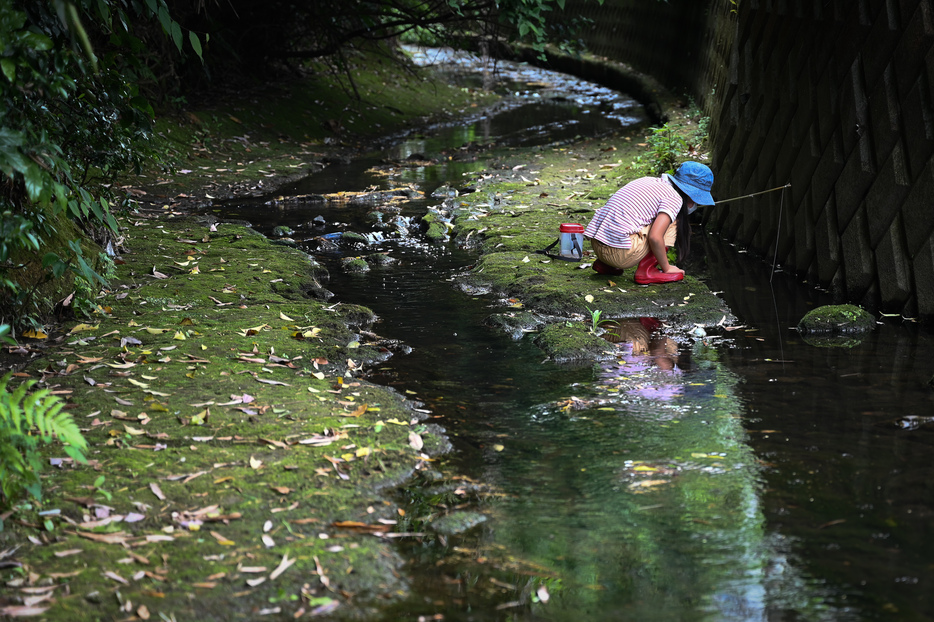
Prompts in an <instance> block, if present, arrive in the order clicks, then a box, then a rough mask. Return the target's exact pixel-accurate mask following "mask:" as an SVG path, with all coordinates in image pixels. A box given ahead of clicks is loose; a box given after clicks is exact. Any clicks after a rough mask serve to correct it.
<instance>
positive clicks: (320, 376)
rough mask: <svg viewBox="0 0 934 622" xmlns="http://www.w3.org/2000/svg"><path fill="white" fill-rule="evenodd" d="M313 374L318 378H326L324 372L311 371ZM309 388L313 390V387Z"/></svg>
mask: <svg viewBox="0 0 934 622" xmlns="http://www.w3.org/2000/svg"><path fill="white" fill-rule="evenodd" d="M311 375H312V376H314V377H315V378H317V379H318V380H324V372H321V371H314V372H311ZM308 390H309V391H311V390H312V388H311V387H308Z"/></svg>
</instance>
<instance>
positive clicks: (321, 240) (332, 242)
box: [311, 237, 339, 253]
mask: <svg viewBox="0 0 934 622" xmlns="http://www.w3.org/2000/svg"><path fill="white" fill-rule="evenodd" d="M311 245H312V247H313V248H314V249H315V250H317V251H319V252H322V253H333V252H336V251H337V250H338V248H339V246H338V244H337V240H336V239H332V238H326V237H317V238H315V239H314V240H312V241H311Z"/></svg>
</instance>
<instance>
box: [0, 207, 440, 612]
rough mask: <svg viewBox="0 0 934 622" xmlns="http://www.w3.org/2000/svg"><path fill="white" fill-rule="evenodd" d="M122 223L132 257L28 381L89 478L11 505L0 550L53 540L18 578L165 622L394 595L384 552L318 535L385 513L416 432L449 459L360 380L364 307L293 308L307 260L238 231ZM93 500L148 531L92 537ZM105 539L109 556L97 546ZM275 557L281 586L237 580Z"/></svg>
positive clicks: (387, 550) (6, 576)
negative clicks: (76, 430)
mask: <svg viewBox="0 0 934 622" xmlns="http://www.w3.org/2000/svg"><path fill="white" fill-rule="evenodd" d="M122 224H123V225H124V226H125V227H126V234H127V235H126V241H125V244H126V246H127V248H128V252H127V253H125V254H124V255H123V257H122V258H121V261H120V262H118V263H119V265H118V266H117V269H118V274H117V277H116V280H115V282H114V287H113V289H112V290H110V291H105V292H103V293H102V295H101V297H100V298H99V300H98V302H99V303H100V305H101V310H102V313H100V314H99V317H97V318H95V319H94V321H93V323H92V322H87V323H84V325H80V324H73V325H72V326H68V327H66V329H67V330H66V333H65V334H63V336H62V337H63V349H62V350H61V351H60V352H57V353H56V356H55V357H54V361H55V362H54V363H52V362H49V361H44V362H34V363H33V365H32V366H31V367H29V368H27V370H26V372H27V373H29V374H30V375H32V376H39V375H40V370H46V371H44V372H43V374H44V376H45V377H46V378H52V377H54V382H52V383H49V384H54V388H55V390H56V391H57V392H58V394H60V395H61V396H63V397H64V398H65V399H66V401H67V407H68V410H69V412H70V413H71V414H72V415H73V416H74V417H75V419H76V420H77V421H78V422H79V425H81V426H82V428H83V431H84V433H85V436H86V437H87V439H88V441H89V443H90V446H91V449H90V451H89V459H90V461H91V462H90V464H89V465H88V466H82V465H74V464H71V463H68V462H66V463H64V465H63V467H62V468H59V469H53V470H51V471H50V472H48V473H47V476H46V477H45V478H44V489H45V491H46V496H45V502H44V505H42V506H35V505H33V506H29V507H26V506H24V507H21V508H18V509H17V510H16V511H15V512H14V514H13V515H12V517H10V518H9V519H8V520H7V521H5V527H6V529H5V531H3V532H0V546H5V545H12V544H13V543H22V542H25V541H26V536H27V535H29V536H33V537H38V538H45V539H47V540H48V544H46V545H42V546H32V545H30V546H29V547H28V548H25V549H22V550H19V551H18V553H17V559H18V561H21V562H22V563H23V564H24V567H25V568H27V569H28V571H29V572H32V573H36V574H37V575H39V576H49V575H53V574H54V575H55V576H67V579H56V581H57V582H67V583H68V586H69V587H68V590H69V591H70V594H71V595H70V596H65V595H64V593H61V594H60V596H58V597H56V599H55V600H54V602H53V603H52V608H51V609H50V610H49V611H48V612H47V613H46V614H45V617H46V618H47V619H52V620H56V619H57V620H97V619H101V618H111V617H114V618H115V617H122V616H123V615H125V612H124V613H121V612H120V611H119V609H118V608H119V606H120V604H119V603H120V600H121V599H122V600H123V602H126V601H131V602H132V603H133V604H134V606H135V607H139V606H140V605H145V606H146V607H147V608H148V609H149V611H150V612H152V613H153V615H155V614H156V613H157V612H163V613H165V614H166V615H167V616H170V615H174V616H175V617H176V618H177V619H203V620H212V619H230V618H229V616H230V615H231V613H230V612H231V611H232V610H233V609H236V610H239V611H243V612H244V614H243V615H244V616H245V618H244V619H248V618H249V614H248V612H250V611H252V610H253V609H254V608H262V607H268V606H270V601H271V600H278V599H282V598H284V599H285V600H284V602H285V603H287V604H289V606H290V607H291V609H289V610H290V611H294V609H295V608H297V601H293V600H289V598H290V597H297V596H298V595H299V593H300V592H302V590H303V589H305V590H306V591H307V592H308V593H309V594H311V595H312V596H328V597H333V598H336V599H337V600H339V601H341V602H342V603H343V604H342V605H341V608H340V609H339V611H341V610H343V611H346V614H345V615H348V616H352V615H358V613H359V610H358V609H355V608H353V607H348V606H347V602H349V601H348V598H349V599H352V600H354V601H359V602H360V603H361V605H365V603H367V602H370V601H372V600H374V599H380V600H383V599H390V600H391V599H395V598H398V597H399V595H400V594H403V593H405V590H406V585H405V583H404V581H403V580H401V579H399V578H397V577H398V576H399V573H398V568H399V567H400V565H401V559H400V558H399V557H398V554H397V553H396V552H395V551H394V549H393V548H391V547H389V546H387V545H385V544H384V543H383V542H381V541H378V540H376V539H375V538H373V537H372V536H369V535H364V534H361V533H358V532H355V531H348V530H343V529H340V528H337V527H335V526H333V524H332V523H334V522H337V521H357V522H361V523H375V521H376V520H377V519H378V518H383V519H386V520H388V519H392V518H394V517H398V513H397V509H398V506H397V505H396V504H395V503H393V502H391V501H389V500H388V499H386V498H385V497H384V496H383V495H384V493H383V492H382V491H384V490H387V489H389V490H391V489H394V488H395V487H396V486H398V485H400V484H401V483H403V482H405V481H407V480H408V479H409V478H410V476H411V474H412V473H413V470H414V469H415V467H416V465H417V464H419V462H420V461H421V460H420V458H419V452H416V451H415V450H414V449H413V448H412V446H411V444H410V434H411V433H415V434H419V435H420V436H421V437H422V438H423V439H424V448H423V449H422V450H421V451H423V452H430V453H437V452H442V451H445V450H447V448H448V447H449V445H447V441H446V440H444V439H442V438H440V437H438V436H437V435H438V433H439V430H438V429H437V428H431V427H425V426H419V427H418V428H417V429H416V428H415V427H413V426H412V425H410V422H411V421H413V420H414V419H415V418H416V415H417V414H416V413H415V412H414V411H413V410H412V404H411V403H410V402H409V401H408V400H406V399H405V398H403V397H402V396H400V395H399V394H397V393H395V392H394V391H391V390H389V389H385V388H382V387H378V386H374V385H370V384H368V383H367V382H365V381H363V380H359V379H357V378H356V377H355V375H356V373H357V370H359V369H360V368H361V367H362V366H364V365H365V364H367V362H369V361H376V360H381V358H382V357H383V356H384V355H383V354H382V353H381V352H380V351H379V350H378V348H377V347H376V346H375V345H374V344H369V343H366V342H358V341H356V339H357V336H356V334H355V333H354V332H353V331H352V330H351V328H350V326H356V327H368V326H369V325H370V324H371V323H372V322H373V320H374V315H373V313H372V311H370V310H369V309H366V308H365V307H359V306H355V305H342V304H338V305H328V306H325V305H323V304H322V303H320V302H317V301H315V300H311V299H308V298H306V297H304V296H303V293H302V292H303V288H304V287H305V283H306V281H307V280H308V279H310V278H312V275H315V274H320V271H321V270H322V269H321V268H320V266H318V267H315V266H314V264H313V263H312V262H311V261H310V259H309V258H308V257H307V256H306V255H305V254H304V253H301V252H299V251H295V250H293V249H288V248H283V247H281V246H274V245H272V244H271V243H270V242H269V241H268V240H265V239H264V238H263V237H262V236H259V235H257V234H256V233H255V232H253V231H251V230H250V229H249V228H246V227H242V226H239V225H232V224H220V225H218V226H217V227H216V228H217V231H211V230H210V229H209V227H208V226H207V225H206V224H202V223H199V222H198V221H196V220H181V219H175V220H163V221H159V222H156V221H151V220H146V219H142V218H138V219H131V220H129V221H126V222H125V223H122ZM69 331H73V332H69ZM49 374H52V376H49ZM47 382H48V381H47ZM309 439H311V440H314V439H318V440H317V441H316V443H312V444H303V443H302V441H304V440H309ZM329 439H333V440H329ZM49 455H50V457H51V456H54V455H55V454H54V453H50V454H49ZM332 460H338V462H337V463H334V462H332ZM101 475H103V476H104V480H103V482H102V483H100V485H99V486H95V482H96V480H97V479H98V478H99V477H100V476H101ZM153 486H155V487H156V488H155V489H154V488H153ZM156 490H158V494H157V493H156V492H155V491H156ZM95 505H97V506H107V507H109V508H111V509H110V510H109V512H110V514H111V515H118V516H128V515H129V514H130V513H133V512H135V513H137V514H140V515H141V516H142V517H143V518H142V520H139V521H134V522H113V523H109V524H103V523H102V524H96V523H94V522H93V521H95V520H98V517H96V516H95V514H94V512H93V511H92V510H93V508H94V507H95ZM214 506H216V507H214ZM205 508H212V509H210V510H206V511H205V514H204V515H203V516H200V517H199V516H198V513H199V511H202V510H204V509H205ZM49 509H57V510H59V511H60V513H59V514H52V515H51V518H49V519H48V520H50V521H52V528H53V529H52V531H51V532H45V531H44V529H43V528H42V524H43V522H44V521H45V520H46V518H45V517H40V516H39V515H38V511H40V510H49ZM192 517H196V518H199V520H202V521H203V522H202V524H200V525H199V524H197V523H196V522H191V520H192ZM267 521H269V523H268V531H267V527H264V525H266V524H267ZM195 528H197V529H196V530H195ZM43 533H45V535H43ZM82 534H84V535H82ZM108 534H110V537H112V538H114V543H107V542H101V541H99V539H100V538H102V537H107V535H108ZM264 534H265V535H266V536H267V537H269V538H271V542H272V543H273V544H272V545H271V546H269V545H268V543H266V542H264V541H263V538H262V536H263V535H264ZM325 537H326V539H325ZM95 539H98V540H95ZM124 544H126V545H127V546H129V547H130V550H132V552H133V553H134V554H135V555H136V556H138V557H135V556H129V555H128V553H127V549H126V548H125V547H124V546H123V545H124ZM78 549H80V553H77V554H74V555H68V556H65V557H57V556H56V555H55V553H56V552H62V551H71V550H78ZM283 556H288V559H294V560H296V561H295V564H294V565H293V566H292V567H290V568H289V569H288V570H286V571H285V572H284V573H283V574H282V575H281V576H280V577H278V578H276V579H275V580H272V579H268V580H267V581H266V582H264V583H263V584H260V585H256V586H255V587H250V586H249V585H247V584H246V581H247V580H252V579H256V578H258V577H263V576H265V577H267V578H268V577H269V575H270V573H271V572H272V571H273V569H275V568H276V567H277V566H278V565H279V564H280V563H281V562H282V560H283ZM315 558H317V561H316V559H315ZM143 559H145V560H147V561H146V562H144V561H141V560H143ZM319 563H320V565H321V567H322V569H323V570H324V571H325V574H326V576H327V577H328V586H329V588H330V589H327V588H326V586H324V585H323V584H322V582H321V580H320V579H319V578H318V577H317V576H316V575H315V573H316V569H317V566H318V564H319ZM244 566H262V567H265V568H266V570H265V571H264V572H263V573H252V572H246V571H244V570H243V567H244ZM107 572H110V573H115V575H116V576H119V577H120V578H122V579H123V580H125V581H126V582H127V584H123V583H121V582H119V581H118V580H116V579H113V578H108V577H109V576H110V575H104V574H103V573H107ZM147 572H148V573H149V574H145V573H147ZM70 573H75V574H74V575H71V574H70ZM137 573H142V574H139V576H138V577H137V576H136V575H137ZM17 574H18V572H17V571H10V570H7V571H4V572H3V574H2V577H0V579H2V580H4V581H8V580H11V579H15V576H16V575H17ZM305 585H307V586H308V587H306V588H303V586H305ZM309 590H310V591H309ZM116 592H119V594H120V596H119V597H117V596H116ZM342 594H343V596H342ZM86 597H87V598H86ZM231 602H234V603H237V606H236V607H233V608H232V607H231ZM89 603H90V604H89ZM354 611H357V612H358V613H353V612H354ZM338 613H339V612H338Z"/></svg>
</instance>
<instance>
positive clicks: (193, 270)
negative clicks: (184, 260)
mask: <svg viewBox="0 0 934 622" xmlns="http://www.w3.org/2000/svg"><path fill="white" fill-rule="evenodd" d="M188 274H201V268H199V267H198V266H195V267H194V268H192V269H191V270H189V271H188Z"/></svg>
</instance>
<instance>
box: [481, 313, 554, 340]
mask: <svg viewBox="0 0 934 622" xmlns="http://www.w3.org/2000/svg"><path fill="white" fill-rule="evenodd" d="M545 323H546V320H545V319H544V318H542V317H541V316H540V315H538V314H537V313H533V312H531V311H518V312H510V313H495V314H493V315H491V316H490V317H488V318H487V319H486V320H485V321H484V324H486V325H487V326H490V327H493V328H499V329H501V330H502V331H504V332H505V333H507V334H508V335H509V336H510V337H512V338H513V339H521V338H522V337H523V336H524V335H525V334H526V333H534V332H537V331H538V330H539V329H540V328H541V327H542V326H544V325H545Z"/></svg>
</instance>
